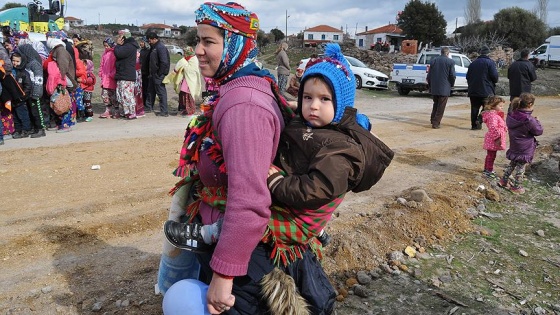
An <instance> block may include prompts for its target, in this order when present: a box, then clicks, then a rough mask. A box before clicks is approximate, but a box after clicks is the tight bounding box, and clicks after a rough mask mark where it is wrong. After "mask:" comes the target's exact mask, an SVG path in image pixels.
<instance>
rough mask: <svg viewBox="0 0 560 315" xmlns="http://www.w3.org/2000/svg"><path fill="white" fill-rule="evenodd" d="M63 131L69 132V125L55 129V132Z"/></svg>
mask: <svg viewBox="0 0 560 315" xmlns="http://www.w3.org/2000/svg"><path fill="white" fill-rule="evenodd" d="M65 132H70V127H64V128H58V129H57V130H56V133H65Z"/></svg>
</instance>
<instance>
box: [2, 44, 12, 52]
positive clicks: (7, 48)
mask: <svg viewBox="0 0 560 315" xmlns="http://www.w3.org/2000/svg"><path fill="white" fill-rule="evenodd" d="M4 48H6V50H7V51H8V52H12V50H14V47H13V46H12V44H11V43H10V42H4Z"/></svg>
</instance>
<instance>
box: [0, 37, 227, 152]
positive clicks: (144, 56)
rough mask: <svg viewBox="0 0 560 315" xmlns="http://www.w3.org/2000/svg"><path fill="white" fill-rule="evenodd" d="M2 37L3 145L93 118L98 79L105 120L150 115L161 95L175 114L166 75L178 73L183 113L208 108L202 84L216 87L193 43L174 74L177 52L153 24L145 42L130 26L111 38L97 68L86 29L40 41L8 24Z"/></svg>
mask: <svg viewBox="0 0 560 315" xmlns="http://www.w3.org/2000/svg"><path fill="white" fill-rule="evenodd" d="M2 36H3V45H2V46H0V95H1V99H0V117H1V122H2V123H1V124H0V128H1V129H0V145H3V144H4V136H8V135H9V136H11V138H12V139H22V138H27V137H31V138H40V137H44V136H46V132H45V131H46V130H55V131H56V132H57V133H63V132H69V131H71V130H72V128H73V126H75V125H76V124H77V123H81V122H91V121H92V120H93V119H94V118H95V117H94V112H93V106H92V98H93V93H94V92H95V89H96V83H97V82H99V83H100V86H101V90H100V91H99V93H100V95H101V99H102V101H103V104H104V105H105V111H104V112H103V113H102V114H100V115H99V116H98V118H100V119H107V118H113V119H126V120H134V119H137V118H140V117H144V116H145V114H146V113H150V112H153V111H154V102H155V99H156V96H157V98H158V99H159V108H158V109H157V111H155V114H156V115H158V116H161V117H168V116H169V110H168V104H167V90H166V88H165V84H166V81H165V79H166V77H167V76H168V75H171V74H173V75H174V80H173V84H174V87H175V90H176V91H177V93H178V94H179V110H180V115H182V116H192V115H194V114H195V113H197V112H200V111H197V108H196V105H195V104H196V103H198V102H200V101H201V100H202V91H203V90H206V91H215V89H216V88H215V84H214V83H213V80H212V79H211V78H205V79H203V78H202V77H201V76H200V72H199V69H198V61H197V58H196V56H195V55H194V50H193V49H192V48H190V47H187V50H186V53H185V56H184V58H182V59H181V60H180V61H179V62H178V63H177V66H176V67H175V69H174V70H175V71H172V72H171V74H170V73H169V72H170V64H171V63H170V56H169V52H168V50H167V48H166V47H165V45H163V43H162V42H161V41H160V39H159V37H158V35H157V33H155V32H153V31H149V32H148V33H146V36H144V37H142V38H140V39H139V40H138V41H137V40H136V39H135V38H134V37H133V36H132V34H131V32H130V31H129V30H128V29H124V30H120V31H119V32H118V35H117V36H116V38H115V37H107V38H105V39H104V40H103V47H104V51H103V53H102V55H101V58H100V63H99V65H97V71H96V65H95V64H94V62H93V56H94V53H93V43H92V41H91V40H88V39H84V38H82V36H81V35H80V34H78V33H76V34H73V35H72V38H71V39H70V38H69V37H68V35H67V33H66V32H65V31H63V30H60V31H53V32H47V33H46V34H45V40H44V41H36V40H31V39H30V38H29V34H28V33H27V32H25V31H14V30H12V29H11V28H10V27H3V28H2ZM203 85H204V88H203ZM214 93H215V92H214Z"/></svg>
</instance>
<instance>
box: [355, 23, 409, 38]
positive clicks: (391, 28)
mask: <svg viewBox="0 0 560 315" xmlns="http://www.w3.org/2000/svg"><path fill="white" fill-rule="evenodd" d="M402 32H403V30H401V29H400V28H399V27H398V26H397V24H387V25H385V26H381V27H378V28H375V29H372V30H369V31H366V32H361V33H358V34H356V35H367V34H379V33H390V34H402Z"/></svg>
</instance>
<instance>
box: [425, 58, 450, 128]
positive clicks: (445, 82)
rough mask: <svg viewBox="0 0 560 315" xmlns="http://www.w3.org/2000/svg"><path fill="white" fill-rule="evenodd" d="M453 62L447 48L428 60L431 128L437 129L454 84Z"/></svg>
mask: <svg viewBox="0 0 560 315" xmlns="http://www.w3.org/2000/svg"><path fill="white" fill-rule="evenodd" d="M455 78H456V76H455V62H453V60H451V59H450V58H449V48H447V47H444V48H442V49H441V55H439V56H437V57H436V58H434V59H433V60H432V61H431V62H430V71H429V72H428V77H427V81H428V86H429V87H430V93H431V94H432V98H433V100H434V105H433V107H432V114H431V115H430V122H431V123H432V128H434V129H439V125H440V123H441V119H442V118H443V113H444V112H445V107H446V106H447V99H448V98H449V95H451V87H452V86H453V85H455Z"/></svg>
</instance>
